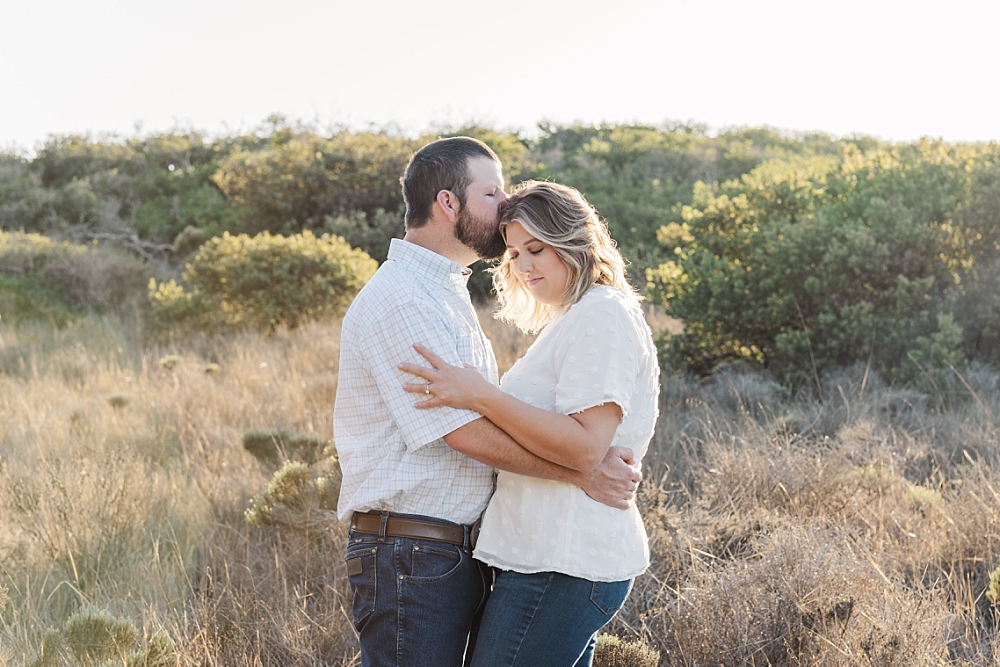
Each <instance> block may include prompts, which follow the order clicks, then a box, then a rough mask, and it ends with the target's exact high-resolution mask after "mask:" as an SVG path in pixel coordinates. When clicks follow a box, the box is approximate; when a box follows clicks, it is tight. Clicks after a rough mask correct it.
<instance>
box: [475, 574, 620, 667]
mask: <svg viewBox="0 0 1000 667" xmlns="http://www.w3.org/2000/svg"><path fill="white" fill-rule="evenodd" d="M630 590H632V580H631V579H628V580H625V581H616V582H611V583H608V582H602V581H589V580H587V579H580V578H578V577H571V576H569V575H566V574H559V573H557V572H540V573H538V574H520V573H518V572H509V571H506V570H497V579H496V583H495V584H494V585H493V592H492V593H491V594H490V600H489V603H488V604H487V605H486V611H484V612H483V619H482V624H481V625H480V628H479V636H478V639H477V641H476V650H475V653H474V654H473V656H472V667H589V666H590V664H591V663H592V662H593V660H594V642H595V640H596V639H597V631H598V630H600V629H601V628H602V627H604V625H605V624H606V623H607V622H608V621H610V620H611V619H612V618H614V615H615V614H616V613H617V612H618V610H619V609H620V608H621V606H622V605H623V604H624V603H625V598H627V597H628V594H629V591H630Z"/></svg>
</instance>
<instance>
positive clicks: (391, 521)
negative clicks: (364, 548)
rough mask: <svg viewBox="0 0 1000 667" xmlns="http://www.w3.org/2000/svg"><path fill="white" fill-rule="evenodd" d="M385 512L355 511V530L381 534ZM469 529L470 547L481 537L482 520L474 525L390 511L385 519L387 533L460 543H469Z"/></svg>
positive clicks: (352, 522) (353, 527)
mask: <svg viewBox="0 0 1000 667" xmlns="http://www.w3.org/2000/svg"><path fill="white" fill-rule="evenodd" d="M381 528H382V512H355V513H354V516H353V518H352V519H351V530H353V531H355V532H358V533H366V534H368V535H381V534H382V533H381V532H380V531H381ZM466 530H468V531H469V547H470V548H475V546H476V540H477V538H478V537H479V521H476V522H475V523H474V524H472V525H471V526H460V525H458V524H455V523H448V522H445V521H438V520H436V519H427V518H420V517H408V516H400V515H398V514H389V516H388V517H387V518H386V521H385V536H386V537H408V538H410V539H417V540H433V541H435V542H446V543H448V544H454V545H457V546H460V547H462V546H465V531H466Z"/></svg>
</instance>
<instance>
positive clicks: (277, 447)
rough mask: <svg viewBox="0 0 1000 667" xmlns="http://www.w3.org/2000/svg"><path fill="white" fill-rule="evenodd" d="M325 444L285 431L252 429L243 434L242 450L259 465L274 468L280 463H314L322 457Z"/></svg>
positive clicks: (310, 437) (318, 440) (315, 439)
mask: <svg viewBox="0 0 1000 667" xmlns="http://www.w3.org/2000/svg"><path fill="white" fill-rule="evenodd" d="M326 444H327V443H325V442H324V441H322V440H320V439H319V438H316V437H312V436H307V435H298V434H296V433H292V432H291V431H286V430H285V429H277V430H272V429H253V430H252V431H247V432H246V433H244V434H243V449H245V450H247V451H248V452H249V453H250V454H251V455H253V457H254V458H255V459H257V460H258V461H260V462H261V463H263V464H265V465H268V466H274V467H277V466H278V465H279V464H280V463H281V462H282V461H303V462H305V463H307V464H310V463H316V462H317V461H319V460H320V458H321V457H323V456H324V452H325V448H326Z"/></svg>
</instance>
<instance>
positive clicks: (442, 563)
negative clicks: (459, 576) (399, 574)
mask: <svg viewBox="0 0 1000 667" xmlns="http://www.w3.org/2000/svg"><path fill="white" fill-rule="evenodd" d="M461 565H462V551H461V549H459V548H458V547H457V546H453V545H450V544H440V545H434V544H431V545H429V544H427V543H424V542H422V543H420V544H414V545H413V548H412V550H411V551H410V568H409V569H410V572H409V576H408V577H407V579H409V580H411V581H417V582H420V581H424V582H431V581H440V580H442V579H447V578H448V577H450V576H451V575H452V574H454V573H455V572H457V571H458V569H459V568H460V567H461Z"/></svg>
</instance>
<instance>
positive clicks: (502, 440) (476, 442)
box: [444, 417, 583, 486]
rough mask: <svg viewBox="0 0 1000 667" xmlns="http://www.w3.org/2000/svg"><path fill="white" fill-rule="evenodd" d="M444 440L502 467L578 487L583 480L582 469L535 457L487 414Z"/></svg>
mask: <svg viewBox="0 0 1000 667" xmlns="http://www.w3.org/2000/svg"><path fill="white" fill-rule="evenodd" d="M444 441H445V442H446V443H447V444H448V446H449V447H451V448H452V449H454V450H455V451H458V452H462V453H463V454H465V455H466V456H468V457H470V458H473V459H476V460H477V461H479V462H480V463H485V464H486V465H489V466H493V467H494V468H497V469H499V470H504V471H506V472H512V473H516V474H518V475H525V476H527V477H538V478H540V479H551V480H555V481H558V482H569V483H571V484H576V485H577V486H580V485H581V482H582V481H583V477H582V475H581V474H580V473H579V472H578V471H576V470H571V469H569V468H564V467H563V466H561V465H557V464H555V463H552V462H551V461H547V460H545V459H543V458H541V457H539V456H535V455H534V454H532V453H531V452H529V451H528V450H527V449H525V448H524V447H522V446H521V445H519V444H517V442H516V441H515V440H514V439H513V438H511V437H510V436H509V435H507V433H505V432H504V431H502V430H500V428H499V427H498V426H496V424H494V423H493V422H491V421H490V420H488V419H486V418H485V417H480V418H479V419H477V420H475V421H472V422H469V423H468V424H466V425H465V426H463V427H461V428H459V429H456V430H454V431H452V432H451V433H449V434H448V435H446V436H444Z"/></svg>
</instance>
